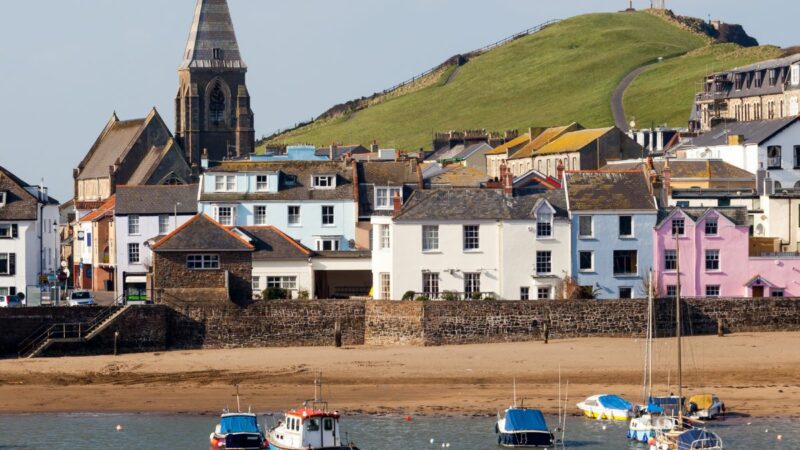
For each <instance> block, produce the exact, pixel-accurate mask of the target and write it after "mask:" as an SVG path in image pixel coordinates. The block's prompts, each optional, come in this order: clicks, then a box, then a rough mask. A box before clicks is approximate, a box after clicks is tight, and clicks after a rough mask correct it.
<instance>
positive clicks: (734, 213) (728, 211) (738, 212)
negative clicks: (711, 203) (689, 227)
mask: <svg viewBox="0 0 800 450" xmlns="http://www.w3.org/2000/svg"><path fill="white" fill-rule="evenodd" d="M675 210H680V211H682V212H683V213H684V214H686V216H688V217H689V218H690V219H692V222H697V221H698V220H699V219H700V218H701V217H703V216H704V215H705V214H706V213H707V212H708V211H710V210H714V211H716V212H718V213H719V214H720V215H723V216H725V217H726V218H727V219H728V220H730V221H731V222H733V223H734V224H735V225H737V226H750V217H749V216H748V214H747V208H746V207H744V206H724V207H723V206H717V207H711V208H703V207H688V208H684V207H676V208H671V209H669V210H665V211H664V213H665V214H664V215H663V216H662V217H661V220H659V222H658V225H656V228H660V227H661V226H662V225H664V223H665V221H666V220H667V219H668V218H669V217H670V216H671V214H672V212H674V211H675Z"/></svg>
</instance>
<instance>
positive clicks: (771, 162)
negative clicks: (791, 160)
mask: <svg viewBox="0 0 800 450" xmlns="http://www.w3.org/2000/svg"><path fill="white" fill-rule="evenodd" d="M780 168H781V146H780V145H770V146H769V147H767V169H780Z"/></svg>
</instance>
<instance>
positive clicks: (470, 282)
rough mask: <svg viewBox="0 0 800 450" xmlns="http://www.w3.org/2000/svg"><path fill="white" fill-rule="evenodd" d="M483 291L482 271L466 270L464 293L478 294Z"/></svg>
mask: <svg viewBox="0 0 800 450" xmlns="http://www.w3.org/2000/svg"><path fill="white" fill-rule="evenodd" d="M480 292H481V274H480V272H465V273H464V293H465V294H467V295H470V294H477V293H480Z"/></svg>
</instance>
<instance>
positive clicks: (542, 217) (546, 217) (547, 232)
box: [536, 212, 553, 238]
mask: <svg viewBox="0 0 800 450" xmlns="http://www.w3.org/2000/svg"><path fill="white" fill-rule="evenodd" d="M552 236H553V214H551V213H544V212H541V213H539V214H538V215H537V217H536V237H537V238H549V237H552Z"/></svg>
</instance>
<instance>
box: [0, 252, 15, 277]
mask: <svg viewBox="0 0 800 450" xmlns="http://www.w3.org/2000/svg"><path fill="white" fill-rule="evenodd" d="M16 262H17V255H16V254H15V253H0V275H14V274H16Z"/></svg>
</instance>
